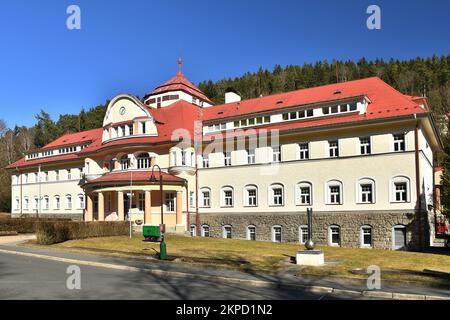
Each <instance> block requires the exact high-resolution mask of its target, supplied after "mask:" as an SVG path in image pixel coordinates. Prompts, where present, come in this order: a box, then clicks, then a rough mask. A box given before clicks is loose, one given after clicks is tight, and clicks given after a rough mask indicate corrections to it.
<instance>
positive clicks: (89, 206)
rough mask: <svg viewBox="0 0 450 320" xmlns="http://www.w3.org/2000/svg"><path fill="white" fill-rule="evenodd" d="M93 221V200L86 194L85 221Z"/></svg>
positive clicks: (90, 195)
mask: <svg viewBox="0 0 450 320" xmlns="http://www.w3.org/2000/svg"><path fill="white" fill-rule="evenodd" d="M93 219H94V200H93V199H92V194H90V193H87V194H86V213H85V215H84V220H85V221H92V220H93Z"/></svg>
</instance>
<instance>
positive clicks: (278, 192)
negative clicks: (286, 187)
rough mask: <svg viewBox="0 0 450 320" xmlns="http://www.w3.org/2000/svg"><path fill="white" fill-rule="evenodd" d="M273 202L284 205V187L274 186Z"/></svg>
mask: <svg viewBox="0 0 450 320" xmlns="http://www.w3.org/2000/svg"><path fill="white" fill-rule="evenodd" d="M272 191H273V204H274V205H276V206H281V205H283V189H282V188H273V189H272Z"/></svg>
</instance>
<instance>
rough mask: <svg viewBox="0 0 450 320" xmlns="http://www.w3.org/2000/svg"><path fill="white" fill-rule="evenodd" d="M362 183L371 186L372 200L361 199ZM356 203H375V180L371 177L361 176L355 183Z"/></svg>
mask: <svg viewBox="0 0 450 320" xmlns="http://www.w3.org/2000/svg"><path fill="white" fill-rule="evenodd" d="M364 185H371V186H372V201H370V202H368V201H363V193H364V192H363V190H362V187H363V186H364ZM356 203H358V204H374V203H376V184H375V180H374V179H372V178H361V179H359V180H358V181H357V183H356Z"/></svg>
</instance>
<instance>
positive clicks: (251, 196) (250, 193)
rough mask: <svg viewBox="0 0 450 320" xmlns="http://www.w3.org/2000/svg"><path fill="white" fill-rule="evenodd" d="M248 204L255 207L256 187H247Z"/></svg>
mask: <svg viewBox="0 0 450 320" xmlns="http://www.w3.org/2000/svg"><path fill="white" fill-rule="evenodd" d="M247 196H248V205H249V206H251V207H256V189H248V190H247Z"/></svg>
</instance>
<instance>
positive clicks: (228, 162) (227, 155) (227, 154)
mask: <svg viewBox="0 0 450 320" xmlns="http://www.w3.org/2000/svg"><path fill="white" fill-rule="evenodd" d="M223 156H224V164H225V166H227V167H228V166H231V152H224V153H223Z"/></svg>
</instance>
